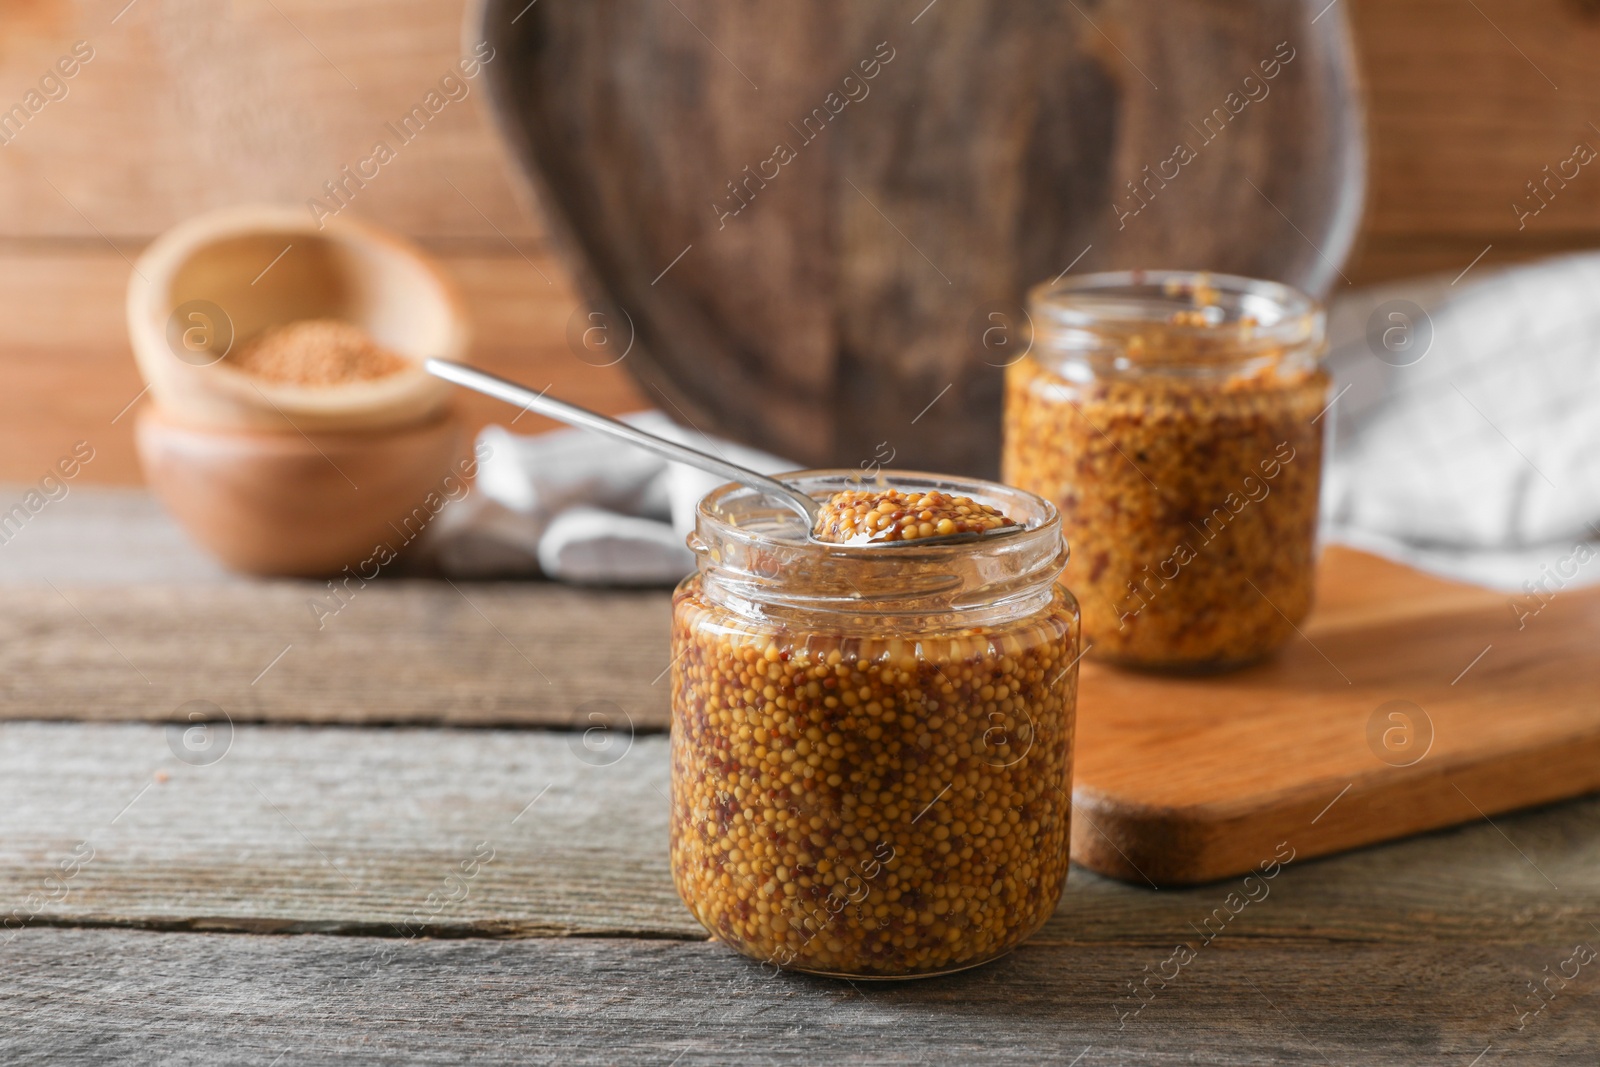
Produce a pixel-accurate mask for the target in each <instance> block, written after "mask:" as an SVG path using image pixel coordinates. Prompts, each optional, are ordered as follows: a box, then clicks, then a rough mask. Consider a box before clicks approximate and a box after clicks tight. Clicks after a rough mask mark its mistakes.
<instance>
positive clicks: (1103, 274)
mask: <svg viewBox="0 0 1600 1067" xmlns="http://www.w3.org/2000/svg"><path fill="white" fill-rule="evenodd" d="M1197 292H1208V293H1209V294H1213V295H1214V296H1215V298H1216V299H1215V300H1214V301H1213V302H1210V303H1205V304H1198V303H1197V302H1196V301H1195V294H1196V293H1197ZM1028 305H1029V312H1030V315H1032V316H1033V317H1035V318H1036V319H1038V320H1040V321H1041V323H1042V325H1043V326H1044V327H1045V328H1046V330H1047V331H1048V333H1049V334H1050V335H1051V336H1052V338H1062V337H1065V339H1066V343H1065V344H1064V345H1063V344H1055V345H1053V347H1055V348H1057V349H1058V350H1060V349H1062V348H1066V349H1069V350H1086V351H1093V350H1095V349H1097V348H1100V347H1106V346H1104V345H1100V344H1096V343H1094V342H1095V341H1096V340H1097V339H1099V340H1102V341H1106V342H1112V343H1113V344H1114V342H1115V339H1116V336H1117V334H1119V333H1121V334H1123V335H1126V334H1128V333H1129V332H1132V331H1136V330H1137V329H1138V328H1140V327H1152V326H1159V327H1160V328H1161V329H1162V330H1163V331H1164V332H1165V333H1167V334H1170V335H1172V336H1176V337H1192V338H1196V339H1205V338H1212V337H1218V336H1220V334H1219V332H1218V330H1219V327H1224V326H1227V327H1240V326H1246V325H1248V331H1249V332H1248V347H1251V348H1259V347H1264V346H1271V347H1285V348H1292V347H1295V346H1298V345H1302V344H1307V343H1312V344H1315V343H1318V342H1320V341H1321V338H1322V334H1323V331H1324V329H1325V315H1324V312H1323V308H1322V305H1321V304H1320V303H1319V302H1318V301H1316V300H1315V299H1313V298H1312V297H1310V296H1308V295H1307V294H1305V293H1303V292H1301V291H1300V290H1298V289H1296V288H1294V287H1293V286H1290V285H1285V284H1283V283H1282V282H1274V281H1267V280H1265V279H1261V278H1249V277H1245V276H1243V275H1238V274H1218V273H1215V272H1211V271H1193V270H1124V271H1100V272H1096V273H1091V274H1077V275H1069V276H1067V277H1065V278H1061V279H1058V280H1056V281H1052V282H1044V283H1042V284H1040V285H1036V286H1034V287H1033V288H1032V289H1030V290H1029V292H1028ZM1212 309H1216V310H1215V311H1212ZM1182 310H1200V311H1202V312H1205V313H1206V314H1205V315H1204V316H1203V317H1202V319H1201V321H1197V322H1187V321H1174V313H1175V312H1178V311H1182ZM1246 316H1248V318H1249V319H1250V320H1251V322H1250V323H1248V324H1246V323H1245V322H1244V319H1245V317H1246ZM1036 328H1037V327H1036Z"/></svg>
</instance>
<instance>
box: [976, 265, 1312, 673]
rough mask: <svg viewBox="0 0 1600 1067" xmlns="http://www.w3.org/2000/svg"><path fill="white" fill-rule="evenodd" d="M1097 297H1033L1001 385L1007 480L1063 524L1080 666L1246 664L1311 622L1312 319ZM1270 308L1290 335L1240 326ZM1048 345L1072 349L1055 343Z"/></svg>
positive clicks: (1167, 290)
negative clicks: (1060, 338)
mask: <svg viewBox="0 0 1600 1067" xmlns="http://www.w3.org/2000/svg"><path fill="white" fill-rule="evenodd" d="M1100 278H1101V279H1103V280H1102V281H1100V282H1098V283H1097V281H1096V278H1095V277H1094V276H1091V277H1088V278H1086V279H1082V280H1075V281H1074V282H1073V283H1071V284H1070V285H1069V286H1068V287H1063V288H1062V289H1055V290H1049V289H1047V290H1042V291H1036V293H1035V296H1034V300H1035V308H1036V310H1035V314H1034V319H1035V322H1036V324H1040V325H1039V329H1040V335H1039V336H1036V340H1035V346H1034V350H1033V352H1032V353H1031V354H1030V355H1029V356H1028V357H1027V358H1024V359H1022V360H1020V361H1018V362H1017V363H1015V364H1013V365H1012V366H1011V367H1009V368H1008V370H1007V378H1006V402H1005V418H1004V447H1003V452H1002V477H1003V478H1004V480H1006V481H1007V482H1009V483H1011V484H1014V485H1017V486H1019V487H1022V488H1024V489H1028V490H1030V491H1032V492H1035V493H1038V494H1040V495H1041V496H1044V497H1045V498H1047V499H1049V500H1051V501H1052V502H1054V503H1055V505H1056V506H1057V507H1058V508H1059V509H1060V512H1061V516H1062V521H1063V523H1064V524H1065V526H1066V529H1067V530H1068V532H1069V535H1070V536H1071V538H1072V540H1073V549H1074V550H1073V558H1072V562H1071V563H1070V564H1069V566H1068V568H1067V571H1066V573H1065V575H1064V577H1063V581H1065V582H1066V583H1067V584H1068V585H1069V586H1070V587H1071V588H1072V589H1073V591H1074V592H1076V593H1077V594H1078V595H1079V597H1080V599H1081V601H1082V604H1083V616H1084V636H1085V641H1086V642H1087V644H1088V645H1089V646H1090V647H1092V651H1091V653H1090V654H1091V655H1093V656H1096V657H1099V658H1103V659H1107V660H1110V661H1113V662H1118V663H1123V664H1128V665H1132V666H1141V667H1152V668H1170V669H1182V670H1197V669H1198V670H1210V669H1223V668H1227V667H1233V666H1238V665H1242V664H1246V663H1249V662H1252V661H1254V660H1256V659H1259V658H1260V657H1261V656H1263V655H1265V654H1267V653H1268V652H1270V651H1272V650H1273V649H1274V648H1276V647H1278V646H1279V645H1281V644H1282V643H1284V642H1285V641H1287V640H1288V639H1290V638H1291V637H1293V636H1294V634H1295V627H1296V626H1297V625H1298V624H1299V623H1300V621H1301V620H1303V619H1304V618H1305V616H1306V615H1307V613H1308V612H1309V611H1310V608H1311V599H1312V586H1313V577H1314V539H1315V532H1316V521H1317V503H1318V495H1319V493H1320V489H1321V478H1322V451H1323V430H1324V426H1323V425H1321V417H1322V415H1323V413H1324V410H1325V408H1326V405H1327V403H1328V377H1327V374H1326V373H1325V372H1324V371H1323V370H1322V369H1321V368H1320V366H1319V365H1318V363H1317V356H1318V355H1319V354H1320V350H1321V342H1322V320H1321V312H1320V310H1318V309H1316V307H1315V305H1314V304H1312V303H1311V302H1310V301H1309V300H1307V299H1306V298H1304V297H1302V296H1300V295H1299V294H1296V293H1293V291H1292V290H1287V289H1285V288H1284V287H1282V286H1273V285H1270V284H1269V283H1254V282H1250V281H1248V280H1247V279H1236V278H1227V277H1223V276H1216V277H1207V276H1205V275H1191V276H1185V275H1176V274H1166V275H1156V276H1154V277H1153V278H1151V279H1149V280H1147V281H1144V282H1138V281H1134V280H1133V279H1134V278H1135V275H1126V274H1125V275H1106V276H1100ZM1158 279H1159V281H1158ZM1258 291H1259V292H1262V293H1265V294H1267V295H1260V296H1259V298H1258V299H1254V300H1253V301H1246V300H1243V299H1241V298H1240V294H1241V293H1242V292H1251V293H1257V292H1258ZM1108 292H1110V293H1112V294H1113V295H1114V297H1115V299H1108V295H1107V294H1108ZM1269 296H1270V297H1271V298H1272V299H1276V300H1278V301H1280V302H1282V304H1283V305H1284V307H1285V310H1284V312H1283V314H1284V315H1285V316H1295V317H1293V318H1284V319H1279V320H1275V321H1265V322H1264V321H1258V319H1257V318H1256V316H1255V315H1253V314H1248V313H1246V314H1239V310H1240V309H1241V308H1254V309H1256V311H1257V312H1258V313H1262V314H1268V313H1270V312H1271V310H1272V309H1271V307H1270V303H1269V300H1268V297H1269ZM1134 304H1137V308H1138V309H1137V310H1130V305H1134ZM1175 304H1176V305H1178V306H1176V307H1174V305H1175ZM1063 307H1064V308H1065V309H1066V310H1065V311H1062V310H1061V309H1062V308H1063ZM1080 309H1081V310H1080ZM1097 316H1099V318H1098V319H1097V318H1096V317H1097ZM1063 318H1065V319H1066V322H1065V323H1063V321H1062V320H1063ZM1288 327H1294V328H1293V329H1290V328H1288ZM1058 330H1060V331H1066V330H1070V331H1071V338H1072V340H1071V341H1069V342H1066V343H1063V344H1060V345H1057V344H1054V343H1053V342H1054V341H1055V339H1056V337H1057V334H1056V332H1055V331H1058ZM1073 346H1078V348H1077V349H1075V348H1074V347H1073Z"/></svg>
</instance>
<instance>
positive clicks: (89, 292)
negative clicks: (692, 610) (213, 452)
mask: <svg viewBox="0 0 1600 1067" xmlns="http://www.w3.org/2000/svg"><path fill="white" fill-rule="evenodd" d="M3 158H4V156H3V153H0V160H3ZM137 252H138V247H137V246H133V247H129V248H128V249H127V253H128V255H129V256H130V257H131V256H134V255H136V254H137ZM439 260H440V263H441V265H442V266H443V267H444V269H445V270H446V272H447V273H448V274H449V275H450V276H451V277H452V278H453V279H454V280H455V282H456V284H457V286H458V287H459V289H460V291H461V292H462V294H463V295H464V296H465V298H466V301H467V305H468V312H469V314H470V315H471V317H472V320H473V322H474V324H475V340H474V344H473V352H472V358H473V360H474V361H475V362H478V363H479V364H481V365H482V366H484V367H485V368H486V369H488V370H491V371H493V372H495V373H498V374H504V375H507V376H509V377H513V378H517V379H520V380H523V381H527V382H530V383H532V384H533V386H534V388H538V389H542V388H545V387H546V386H549V387H550V392H551V394H552V395H556V396H560V397H562V398H564V399H567V400H571V401H573V402H574V403H578V404H583V405H586V406H588V407H591V408H595V409H597V410H599V411H603V412H605V413H607V414H621V413H623V412H627V411H635V410H638V409H639V408H642V407H645V406H647V404H646V402H645V401H644V399H643V397H642V395H641V394H640V393H639V392H638V391H637V390H636V389H635V387H634V386H633V385H632V383H631V382H630V380H629V379H628V376H627V374H626V372H625V370H624V369H623V367H622V366H620V365H617V366H609V367H597V366H591V365H590V364H589V363H586V362H584V361H583V360H580V359H579V358H578V357H577V356H576V355H575V354H574V353H573V351H572V350H571V349H570V348H569V347H568V345H567V340H566V324H567V320H568V318H569V317H570V316H571V315H572V314H574V313H575V312H576V311H577V310H578V303H577V298H576V296H575V295H574V294H573V292H572V289H571V287H570V285H569V283H568V281H567V276H566V274H565V273H564V271H563V270H562V268H561V267H560V266H559V265H557V264H556V263H555V261H554V260H553V259H551V258H550V257H548V256H547V255H545V254H544V253H542V252H540V251H539V250H538V249H536V248H530V249H529V251H528V258H526V259H524V258H523V257H522V256H521V255H518V254H516V253H514V252H513V251H511V250H510V249H508V248H506V247H505V246H504V245H502V246H500V247H499V248H498V249H495V250H493V251H491V252H488V253H475V252H451V251H449V250H448V249H444V250H442V251H441V254H440V255H439ZM129 270H130V268H129V265H128V263H127V262H126V261H125V260H124V259H123V258H122V257H121V256H119V255H118V254H117V253H115V252H112V251H110V250H108V249H106V248H105V247H104V246H103V245H101V244H99V243H98V242H97V243H96V244H94V245H82V244H79V245H70V246H66V247H61V246H57V245H45V246H43V247H42V248H40V247H36V248H32V249H29V250H22V251H18V250H16V249H11V250H5V249H3V248H0V291H4V292H5V293H6V296H7V301H6V309H7V313H6V314H5V315H4V316H0V378H3V380H4V381H5V382H6V383H7V385H8V388H7V389H5V390H4V391H3V392H0V483H3V482H17V483H22V484H25V485H26V484H34V483H37V482H38V480H39V479H40V478H41V477H42V476H43V475H44V474H45V473H46V472H47V471H49V469H50V468H51V467H52V465H54V464H55V462H56V461H57V460H58V459H59V458H60V457H61V456H63V455H65V454H68V453H70V452H71V451H72V446H73V444H74V443H75V442H77V441H87V442H89V444H90V445H91V446H93V447H94V449H95V457H94V459H93V461H91V462H90V463H88V464H87V465H86V466H84V467H83V470H82V473H81V474H80V475H79V479H78V480H79V482H81V483H82V484H112V485H128V484H135V483H138V482H139V481H141V477H140V474H139V468H138V460H137V457H136V456H135V455H134V451H133V423H134V419H133V416H132V412H131V411H129V410H128V408H129V405H130V404H131V403H132V402H133V401H135V399H136V398H138V397H139V395H140V390H141V389H142V388H143V385H144V383H143V382H142V381H140V379H139V375H138V372H137V371H136V370H135V369H134V363H133V352H132V349H131V348H130V347H129V345H128V338H127V330H126V326H125V323H124V318H123V311H122V307H123V300H124V293H125V291H126V287H127V283H128V276H129ZM457 403H458V404H460V405H461V406H462V408H463V410H465V412H466V414H467V418H468V422H469V426H470V428H471V429H472V430H473V431H474V432H475V431H476V430H477V428H478V427H480V426H483V425H485V424H487V423H500V424H506V423H510V422H511V421H512V420H513V419H515V420H516V422H515V428H516V429H517V430H519V431H522V432H527V433H535V432H538V431H540V430H544V429H550V428H552V427H553V426H554V425H555V424H554V423H551V422H548V421H547V420H544V419H542V418H540V417H539V416H536V415H526V416H522V417H520V418H519V417H518V413H517V412H516V410H514V409H512V408H509V407H507V406H506V405H505V404H502V403H499V402H498V401H494V400H490V399H488V398H487V397H479V396H476V395H471V394H467V393H465V392H463V393H462V395H461V396H460V397H459V398H458V399H457ZM6 506H7V507H9V506H10V502H9V501H8V502H7V505H6Z"/></svg>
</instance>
